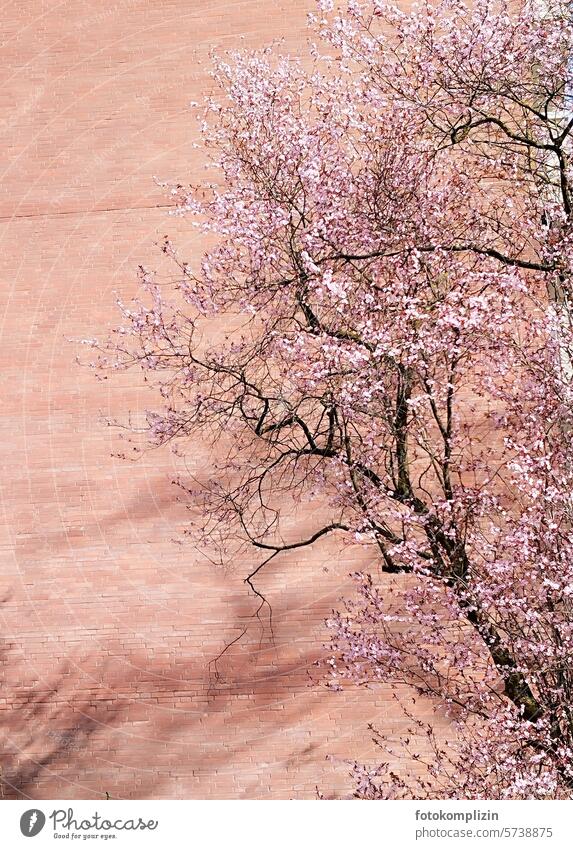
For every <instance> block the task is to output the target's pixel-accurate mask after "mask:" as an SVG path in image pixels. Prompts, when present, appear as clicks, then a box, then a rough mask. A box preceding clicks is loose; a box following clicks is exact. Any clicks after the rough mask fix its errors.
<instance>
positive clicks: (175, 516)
mask: <svg viewBox="0 0 573 849" xmlns="http://www.w3.org/2000/svg"><path fill="white" fill-rule="evenodd" d="M312 5H313V4H312V0H278V2H268V0H244V2H241V1H240V0H235V1H234V0H220V2H214V1H213V0H169V2H167V1H166V0H87V2H86V0H82V2H80V0H64V2H56V1H55V0H28V2H27V3H25V4H20V3H15V2H8V3H6V4H5V5H4V6H3V23H4V26H3V40H2V44H1V45H0V57H1V61H0V106H1V109H0V142H1V146H0V150H1V156H2V160H3V162H2V189H1V194H0V233H1V241H2V245H1V252H0V269H1V270H0V273H1V284H2V289H1V291H2V306H3V308H2V312H1V315H2V346H1V351H0V358H1V374H2V402H3V415H2V419H1V425H0V427H1V434H0V439H1V445H2V454H1V463H2V470H1V471H2V473H1V476H0V488H1V501H0V505H1V508H2V513H1V518H0V544H1V545H2V554H3V557H2V564H3V565H2V571H1V573H0V592H1V598H2V603H1V604H0V622H1V624H0V661H1V663H2V673H1V674H2V687H1V690H0V732H1V739H0V763H1V766H2V778H3V784H4V790H5V795H7V796H17V797H22V796H23V797H30V798H34V799H41V798H101V797H105V794H106V793H109V794H110V795H111V796H112V797H117V798H145V797H149V798H184V797H187V798H273V797H274V798H277V797H278V798H312V797H313V796H314V795H315V792H316V789H315V788H316V787H317V786H318V787H319V789H320V790H321V791H322V792H323V793H324V794H325V795H326V796H341V795H342V796H344V795H346V794H348V792H349V780H348V777H347V767H346V766H345V764H344V763H343V759H344V758H349V757H357V758H362V757H363V758H370V757H373V756H375V754H376V753H375V752H373V749H372V745H371V743H370V740H369V736H370V735H369V733H368V730H367V723H368V722H374V723H375V724H377V725H378V726H379V727H380V728H383V729H384V730H386V731H389V732H396V733H398V732H399V731H400V729H401V728H402V723H403V720H402V719H401V718H400V713H399V711H397V710H396V708H395V706H394V701H393V699H392V698H391V694H390V693H389V692H388V691H385V690H378V691H368V692H367V691H361V692H353V691H348V692H346V693H343V694H335V693H329V692H328V691H326V690H324V689H322V688H319V687H316V686H312V679H313V676H314V677H316V674H317V673H316V671H315V668H314V666H313V663H314V661H315V660H316V659H317V658H318V657H319V656H320V654H321V651H322V650H321V645H322V644H323V642H324V640H325V639H326V636H327V635H326V631H325V627H324V624H323V622H324V618H325V616H326V615H327V614H328V612H329V611H330V610H331V608H332V607H333V605H335V604H336V602H337V599H338V598H339V597H340V596H341V595H342V594H343V593H344V592H345V591H346V590H347V587H348V578H347V575H348V572H349V571H351V570H352V569H354V568H356V567H357V566H361V565H362V566H364V565H368V562H367V561H365V560H364V555H363V554H360V553H359V552H356V553H353V552H352V551H348V552H346V553H345V554H344V556H342V557H341V556H340V555H339V554H338V553H337V551H336V549H335V547H333V546H332V544H331V543H329V542H324V544H322V545H321V546H318V547H317V549H316V550H315V551H314V553H313V554H312V556H309V555H301V554H300V553H299V554H298V555H297V556H296V557H295V556H290V557H284V558H283V559H282V560H281V561H280V562H279V561H278V560H277V561H276V565H274V566H273V569H272V571H271V572H269V573H268V574H267V575H265V577H264V578H263V579H262V584H261V585H262V586H263V587H264V590H265V592H266V594H267V595H268V597H269V598H270V599H271V601H272V604H273V614H274V638H271V635H270V633H269V631H268V628H259V627H256V626H255V624H253V623H251V624H250V627H249V631H248V633H247V634H246V636H245V638H244V639H243V640H242V641H240V642H239V643H237V644H236V646H234V647H233V650H232V651H231V652H229V653H228V654H227V655H226V656H225V658H224V659H223V660H222V662H221V663H220V665H219V670H218V671H219V673H220V676H219V677H218V678H217V676H216V675H215V674H214V673H215V670H214V667H213V665H212V664H210V661H212V659H213V658H214V657H216V656H217V654H218V653H219V652H220V651H221V649H222V648H223V647H224V645H225V643H226V642H228V641H230V640H232V639H233V638H234V637H235V636H236V635H237V634H239V633H240V631H241V630H242V628H243V627H244V624H245V623H246V622H248V621H249V617H250V615H251V614H252V611H253V599H252V598H250V597H249V595H248V593H247V592H246V588H245V586H244V584H243V577H244V575H245V570H246V567H247V566H248V564H247V563H235V564H231V565H230V567H229V568H228V569H226V570H224V571H223V570H221V569H218V568H216V567H215V566H213V565H212V564H211V563H210V562H208V561H207V560H206V559H205V558H203V557H201V556H200V554H199V553H198V552H197V551H195V550H194V548H193V546H192V545H189V544H186V545H180V544H178V542H177V536H178V531H179V530H180V529H181V528H182V527H183V526H184V524H185V522H186V521H187V519H188V515H187V513H186V510H185V507H184V505H182V504H181V503H180V502H179V501H178V499H177V496H178V493H177V491H176V489H175V488H174V487H173V486H172V485H171V483H170V480H171V478H172V477H173V474H174V471H175V467H174V459H173V458H172V457H171V455H170V454H169V453H168V452H164V453H162V452H154V453H151V454H146V455H144V457H143V458H142V459H141V460H140V461H139V462H137V463H129V462H125V461H122V460H120V459H118V458H116V457H114V456H113V454H114V452H117V451H118V450H120V449H121V445H120V444H119V440H118V435H117V433H116V432H114V431H113V430H112V429H110V428H107V427H106V426H105V424H104V423H103V417H104V416H108V415H110V416H116V417H120V418H121V417H122V416H126V415H127V414H129V412H130V411H132V412H133V413H134V415H135V416H137V414H138V412H141V411H142V410H143V409H144V408H145V407H146V405H150V406H151V405H152V399H150V397H149V395H148V393H146V391H145V390H144V388H142V387H141V386H140V385H139V384H138V383H137V377H136V376H135V375H131V376H125V377H121V378H120V379H117V380H110V381H107V382H104V383H100V382H97V381H96V380H95V379H94V377H93V375H92V374H91V373H90V372H89V371H88V370H86V369H85V368H81V367H79V366H78V365H77V364H76V363H75V357H76V354H77V353H78V350H77V346H76V345H75V343H73V342H72V341H70V340H73V339H77V338H85V337H93V336H98V335H101V334H102V333H104V332H105V330H106V328H107V327H108V326H110V325H111V324H113V323H114V321H115V319H116V317H115V314H114V310H113V300H114V292H116V291H117V292H119V293H120V294H121V295H122V296H124V297H128V296H129V295H130V294H131V293H133V292H134V291H135V288H136V274H135V271H136V268H137V266H138V264H139V263H143V264H145V265H150V266H153V265H154V264H157V263H158V262H159V252H158V251H157V250H156V249H155V248H154V242H156V241H157V240H158V239H160V238H161V236H162V235H163V234H164V233H167V232H169V234H170V235H172V236H173V239H174V241H176V242H177V243H178V244H179V245H182V247H183V250H189V251H191V250H194V249H196V247H197V245H196V243H194V242H193V238H192V236H191V235H190V233H189V232H188V231H189V229H190V228H189V227H188V225H186V224H185V222H184V221H183V222H179V221H175V220H169V219H168V216H167V210H166V199H165V195H164V192H163V191H162V190H161V189H160V188H158V186H157V185H156V183H155V182H154V180H153V178H154V177H158V178H160V179H184V180H193V179H199V178H200V176H201V167H200V164H201V163H200V160H199V158H198V156H197V153H196V152H195V150H194V149H193V147H192V143H193V141H194V140H195V128H194V125H193V121H192V119H191V117H190V114H189V112H188V110H187V104H188V102H189V101H190V100H198V99H200V97H201V95H202V94H203V93H204V92H205V91H206V90H207V89H208V88H209V84H210V83H209V77H208V53H209V50H210V49H211V48H213V47H214V48H216V49H218V50H221V49H226V48H227V47H236V46H239V45H240V44H241V43H243V44H244V45H246V46H255V45H262V44H264V43H268V42H269V41H271V40H272V39H275V38H277V37H284V38H285V39H286V44H287V48H288V49H289V50H291V51H293V52H297V51H298V52H300V50H301V47H302V46H303V45H304V39H305V38H306V33H305V23H306V21H305V18H306V12H307V11H308V10H309V9H310V8H311V6H312ZM241 39H244V41H243V42H241ZM191 463H192V465H193V464H194V467H195V468H194V471H195V472H196V473H197V474H199V475H200V474H201V473H203V472H204V471H205V463H206V454H205V452H204V451H203V450H202V448H201V446H198V447H197V450H196V453H195V454H194V455H193V457H192V458H191ZM174 539H175V541H174Z"/></svg>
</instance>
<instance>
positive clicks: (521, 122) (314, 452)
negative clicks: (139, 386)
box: [99, 0, 573, 798]
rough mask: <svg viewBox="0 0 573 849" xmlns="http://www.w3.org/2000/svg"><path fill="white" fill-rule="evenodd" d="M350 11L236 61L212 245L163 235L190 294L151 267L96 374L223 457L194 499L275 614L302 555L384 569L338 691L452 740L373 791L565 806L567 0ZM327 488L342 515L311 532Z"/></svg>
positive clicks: (218, 110) (568, 658)
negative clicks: (378, 689) (418, 711)
mask: <svg viewBox="0 0 573 849" xmlns="http://www.w3.org/2000/svg"><path fill="white" fill-rule="evenodd" d="M332 6H333V4H332V3H331V2H328V1H327V0H322V2H321V3H319V7H318V9H317V12H316V14H315V15H314V16H311V26H312V28H313V31H314V33H315V38H316V45H312V46H311V48H310V53H309V56H308V57H307V59H305V61H304V62H302V61H297V60H294V59H292V58H289V57H288V56H285V55H283V53H282V52H281V48H280V46H276V47H275V48H272V49H268V50H264V51H261V52H257V53H254V54H248V55H246V54H244V53H238V54H233V55H231V56H226V57H224V59H222V60H219V61H218V62H217V63H216V68H215V71H214V75H215V79H216V81H217V83H218V85H219V89H220V96H219V98H218V99H214V100H210V101H209V102H208V103H207V105H206V107H205V109H204V115H203V125H202V126H203V133H204V140H205V146H206V149H207V150H208V151H209V155H210V160H211V162H212V163H213V165H215V166H216V168H217V173H218V176H217V178H216V179H215V181H214V182H213V183H212V184H209V185H205V186H202V187H197V188H193V187H186V186H177V187H174V188H173V189H172V191H173V192H174V193H176V194H177V195H178V201H179V205H178V212H179V213H180V214H184V215H188V216H190V217H191V220H192V221H193V222H194V223H195V226H197V227H198V228H199V229H200V231H201V233H203V234H204V237H205V241H208V242H209V244H212V245H213V247H212V248H211V249H210V250H208V251H207V252H206V253H205V255H204V256H203V257H202V258H201V259H200V260H199V261H197V262H196V261H194V260H193V258H192V257H191V258H186V259H183V258H181V257H180V256H179V254H178V252H177V251H176V249H175V248H174V247H173V246H172V244H171V243H170V242H169V241H166V242H165V244H164V246H163V250H164V251H165V253H167V254H168V255H169V256H171V257H172V258H173V261H174V263H175V264H176V269H177V280H178V282H177V286H176V290H177V291H176V293H175V294H173V295H172V296H171V298H170V300H169V302H167V300H166V298H165V296H164V294H163V292H162V288H161V285H160V284H159V283H158V281H157V280H156V279H155V278H154V276H153V275H152V274H151V273H150V272H148V271H143V270H142V277H143V282H144V284H145V287H146V288H147V290H148V299H147V300H144V301H143V302H136V303H135V304H131V305H129V306H122V310H123V313H124V326H123V327H122V328H120V329H119V330H118V332H117V333H116V334H115V336H114V338H113V341H112V342H111V344H110V345H109V346H108V348H107V349H106V350H105V351H104V352H103V354H102V356H101V358H100V360H99V365H100V366H101V367H103V368H107V367H109V366H112V367H115V368H128V367H131V366H133V365H138V366H140V367H141V368H142V369H143V370H144V371H145V373H146V376H147V378H148V379H149V380H151V381H152V382H154V383H155V384H156V385H157V386H158V387H159V390H160V393H161V396H162V398H163V402H162V404H161V405H158V409H157V410H155V411H154V412H150V413H149V414H148V418H147V425H148V434H149V437H150V439H151V441H152V442H153V443H154V444H159V445H161V444H165V443H167V442H171V443H172V444H173V445H174V446H175V447H176V448H177V450H178V451H180V452H182V453H184V452H185V445H186V444H189V441H190V440H192V439H193V437H194V435H196V434H199V435H201V436H204V435H205V434H206V433H208V434H210V435H211V438H212V440H213V443H216V444H217V445H218V455H217V456H218V459H217V462H216V465H215V466H214V473H213V480H212V481H211V482H210V483H209V484H208V485H207V486H206V487H204V488H203V489H202V491H201V493H198V492H195V491H193V490H191V488H190V489H189V491H190V492H191V493H192V495H193V497H194V498H196V497H201V498H202V512H203V517H204V521H203V523H202V525H201V528H200V529H198V530H197V533H201V534H203V535H204V536H205V537H209V538H212V536H213V535H214V534H215V533H218V534H220V536H221V551H222V552H223V556H224V554H225V551H228V550H229V546H231V545H233V544H234V543H235V542H239V541H243V542H245V543H246V544H248V545H249V546H252V547H254V549H256V550H258V551H259V553H260V560H259V562H258V564H257V566H256V568H255V569H254V570H253V571H252V572H251V574H250V575H248V576H247V577H246V582H247V584H248V585H249V588H250V591H251V592H252V593H253V595H254V601H255V607H256V608H258V611H259V613H260V612H261V611H262V610H263V608H264V607H265V605H266V604H267V600H266V599H265V597H264V596H263V594H262V593H261V591H260V590H259V589H258V587H257V575H258V574H259V573H260V571H261V570H262V569H268V568H272V561H273V559H274V558H276V557H278V556H280V554H281V552H284V551H286V550H291V549H294V548H303V547H305V546H311V545H312V544H313V543H314V542H315V541H317V540H318V539H319V538H321V537H324V536H325V535H335V536H336V537H338V539H339V541H340V544H341V545H344V544H345V543H347V544H348V543H352V544H356V543H359V544H361V545H363V546H365V547H367V548H368V550H369V551H371V554H372V563H373V566H372V576H370V575H366V574H359V575H356V576H355V577H356V583H357V590H358V593H357V600H354V601H349V602H348V606H347V609H346V610H345V611H343V612H341V613H338V614H335V615H333V617H332V620H331V621H330V622H329V626H330V628H331V633H332V660H331V666H330V668H331V673H330V676H331V678H330V684H331V686H333V687H335V688H337V687H340V686H343V685H344V683H345V680H348V681H349V682H350V684H351V685H360V684H364V683H373V682H377V681H379V682H394V683H396V684H405V685H410V686H411V687H413V688H414V689H415V690H416V691H417V692H418V693H420V694H423V695H424V696H428V697H430V698H431V699H434V700H435V702H436V704H437V705H439V706H440V708H441V709H445V710H446V711H447V712H448V714H449V715H450V716H451V719H452V722H453V723H454V724H455V727H456V730H457V734H456V739H455V740H454V741H450V744H449V745H448V747H447V748H443V747H442V746H441V744H440V743H439V742H438V741H437V739H436V738H435V737H434V734H433V731H432V730H431V728H430V729H426V728H425V726H423V724H421V723H420V722H419V721H418V720H417V719H416V717H415V716H411V724H412V727H413V730H414V732H415V733H418V734H420V735H422V736H423V737H424V738H425V740H426V742H425V748H424V747H422V748H421V749H420V748H418V750H416V746H415V745H414V743H413V741H412V739H410V738H408V739H405V740H404V741H402V747H403V751H404V753H405V754H406V755H408V756H409V757H410V762H409V764H408V765H406V766H405V767H404V769H403V770H401V771H400V770H399V771H396V772H395V771H393V770H392V769H390V767H389V766H388V765H387V763H386V762H387V760H388V758H387V756H386V755H385V757H386V762H385V763H383V764H381V765H377V766H376V767H367V766H361V765H355V767H354V771H355V775H356V780H357V783H356V793H357V795H358V796H361V797H366V798H390V797H403V798H407V797H412V796H416V797H418V798H423V797H425V798H432V797H438V798H447V797H465V798H467V797H471V798H480V797H482V798H562V797H565V798H569V797H571V796H572V794H573V665H572V661H573V621H572V609H573V524H572V521H573V449H572V447H571V432H572V428H573V394H572V388H571V374H572V368H571V361H570V355H571V354H572V353H573V330H572V326H571V323H570V311H569V303H570V295H571V291H570V280H571V272H572V263H573V227H572V224H573V218H572V205H573V197H572V187H571V179H572V171H571V166H570V164H569V162H570V149H571V137H570V134H571V130H572V128H573V118H572V117H571V114H572V113H573V110H571V109H570V108H569V90H570V88H569V76H570V73H569V54H570V50H571V46H572V45H571V40H572V34H573V26H572V23H571V20H570V16H569V10H568V6H567V4H565V3H560V2H556V0H549V2H548V3H546V4H544V5H543V7H537V6H535V7H534V6H532V5H526V6H524V7H523V9H522V10H521V11H520V10H519V9H516V8H514V6H511V8H510V7H509V6H508V5H506V4H505V3H504V2H503V0H478V2H473V3H467V4H466V3H464V2H461V0H444V2H441V3H439V4H438V5H435V6H429V5H423V6H421V7H418V8H415V9H414V10H412V11H410V12H408V13H406V12H403V11H400V10H399V9H398V8H395V7H394V6H392V5H389V4H387V3H385V2H378V0H374V2H373V0H365V2H363V3H359V2H348V4H347V5H346V6H345V8H344V9H342V10H334V9H333V8H332ZM213 319H215V320H216V321H217V322H218V324H219V327H225V328H226V329H228V332H227V334H226V336H225V337H224V338H223V337H222V336H221V334H220V333H219V334H218V335H217V336H216V337H214V338H213V337H212V335H210V334H209V332H207V328H209V327H212V326H213V324H212V322H213ZM182 483H183V485H184V486H188V487H190V485H189V484H188V483H186V482H185V481H183V482H182ZM317 498H318V499H319V500H320V503H321V505H322V507H323V509H328V511H329V519H328V521H327V522H326V523H323V524H321V525H319V526H317V527H316V528H315V529H314V530H313V532H312V533H310V534H309V535H301V536H293V530H292V523H290V524H289V525H288V527H287V525H286V524H285V522H286V520H288V519H289V517H292V515H293V510H294V509H295V508H296V506H297V505H298V504H300V503H302V502H304V501H306V500H309V499H310V500H313V501H315V500H316V499H317ZM373 732H374V736H375V739H376V741H377V743H378V744H379V745H380V746H381V747H382V748H383V749H384V748H388V743H387V742H386V741H385V740H384V737H383V734H382V733H381V732H379V731H377V730H376V729H373ZM422 750H423V751H425V752H426V754H425V755H420V751H422ZM428 753H429V756H428ZM398 773H399V774H398Z"/></svg>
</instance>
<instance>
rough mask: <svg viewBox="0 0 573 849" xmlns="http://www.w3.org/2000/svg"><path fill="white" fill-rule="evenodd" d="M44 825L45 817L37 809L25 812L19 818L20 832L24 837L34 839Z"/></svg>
mask: <svg viewBox="0 0 573 849" xmlns="http://www.w3.org/2000/svg"><path fill="white" fill-rule="evenodd" d="M45 825H46V816H45V814H44V813H43V812H42V811H39V810H38V809H37V808H32V809H31V810H29V811H25V812H24V813H23V814H22V816H21V817H20V831H21V832H22V834H23V835H24V836H25V837H35V836H36V835H37V834H39V833H40V832H41V830H42V829H43V828H44V826H45Z"/></svg>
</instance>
